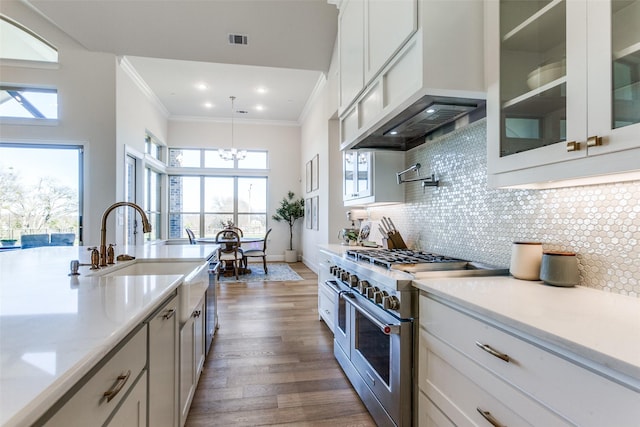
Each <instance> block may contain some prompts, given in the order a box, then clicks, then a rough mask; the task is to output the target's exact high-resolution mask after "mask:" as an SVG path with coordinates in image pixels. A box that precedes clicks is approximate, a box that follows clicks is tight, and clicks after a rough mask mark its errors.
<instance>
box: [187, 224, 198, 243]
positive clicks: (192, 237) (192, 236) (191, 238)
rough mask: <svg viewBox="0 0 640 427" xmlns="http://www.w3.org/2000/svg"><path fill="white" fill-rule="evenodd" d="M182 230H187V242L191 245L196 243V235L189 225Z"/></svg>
mask: <svg viewBox="0 0 640 427" xmlns="http://www.w3.org/2000/svg"><path fill="white" fill-rule="evenodd" d="M184 231H186V232H187V237H189V243H190V244H192V245H195V244H196V235H195V234H193V231H192V230H191V229H190V228H189V227H185V229H184Z"/></svg>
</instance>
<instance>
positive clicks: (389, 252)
mask: <svg viewBox="0 0 640 427" xmlns="http://www.w3.org/2000/svg"><path fill="white" fill-rule="evenodd" d="M346 254H347V257H349V258H352V259H355V260H356V261H362V262H368V263H371V264H374V265H378V266H381V267H384V268H387V269H390V268H391V266H392V265H400V264H405V265H406V264H429V263H448V262H466V261H465V260H461V259H456V258H450V257H447V256H444V255H438V254H432V253H429V252H422V251H413V250H410V249H352V250H348V251H347V252H346Z"/></svg>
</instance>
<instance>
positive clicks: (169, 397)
mask: <svg viewBox="0 0 640 427" xmlns="http://www.w3.org/2000/svg"><path fill="white" fill-rule="evenodd" d="M178 305H179V299H178V297H176V296H174V297H173V298H172V299H171V300H169V301H168V302H167V303H166V304H165V305H164V306H162V307H161V308H160V309H159V310H158V311H156V313H155V314H154V315H153V316H152V317H151V318H150V320H149V322H148V323H149V361H148V369H149V425H150V426H153V427H163V426H166V427H174V426H176V425H177V424H178V350H179V349H178V327H179V325H178V323H179V316H178Z"/></svg>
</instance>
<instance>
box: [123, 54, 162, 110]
mask: <svg viewBox="0 0 640 427" xmlns="http://www.w3.org/2000/svg"><path fill="white" fill-rule="evenodd" d="M118 63H119V64H120V68H121V69H122V71H124V73H125V74H126V75H128V76H129V77H130V78H131V80H133V83H134V84H135V85H136V86H137V87H138V89H140V91H141V92H142V93H143V94H144V96H146V97H147V99H148V100H149V101H150V102H151V103H152V104H153V105H155V106H156V108H157V109H158V110H160V112H161V114H163V115H164V117H165V118H167V119H168V118H169V115H170V114H169V110H167V108H166V107H165V106H164V104H163V103H162V101H160V98H158V97H157V96H156V94H155V93H153V91H152V90H151V88H150V87H149V85H148V84H147V82H145V81H144V79H143V78H142V77H141V76H140V74H138V72H137V71H136V69H135V68H134V67H133V65H131V62H129V60H128V59H127V58H126V57H125V56H120V57H118Z"/></svg>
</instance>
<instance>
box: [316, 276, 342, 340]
mask: <svg viewBox="0 0 640 427" xmlns="http://www.w3.org/2000/svg"><path fill="white" fill-rule="evenodd" d="M337 297H338V295H337V294H336V293H335V292H334V291H332V290H331V289H330V288H329V285H326V284H325V283H318V314H319V315H320V318H321V319H322V320H324V323H325V324H326V325H327V326H328V327H329V329H330V330H331V332H333V326H334V320H333V319H334V316H335V308H336V305H337V304H338V301H337Z"/></svg>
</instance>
